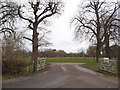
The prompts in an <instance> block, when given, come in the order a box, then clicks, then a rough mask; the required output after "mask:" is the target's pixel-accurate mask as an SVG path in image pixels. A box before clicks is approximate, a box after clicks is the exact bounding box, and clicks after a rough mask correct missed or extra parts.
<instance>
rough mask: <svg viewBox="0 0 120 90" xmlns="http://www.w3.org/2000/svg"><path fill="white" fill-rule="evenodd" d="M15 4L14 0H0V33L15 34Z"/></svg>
mask: <svg viewBox="0 0 120 90" xmlns="http://www.w3.org/2000/svg"><path fill="white" fill-rule="evenodd" d="M17 15H18V14H17V4H16V3H14V2H6V1H5V2H1V1H0V34H4V36H6V35H12V34H15V29H16V28H15V25H14V22H15V21H16V17H17Z"/></svg>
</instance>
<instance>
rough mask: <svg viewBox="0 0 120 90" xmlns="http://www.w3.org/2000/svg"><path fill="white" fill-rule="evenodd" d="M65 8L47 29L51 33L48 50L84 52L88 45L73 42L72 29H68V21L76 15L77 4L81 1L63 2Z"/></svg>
mask: <svg viewBox="0 0 120 90" xmlns="http://www.w3.org/2000/svg"><path fill="white" fill-rule="evenodd" d="M63 1H64V4H65V7H64V12H63V14H62V15H61V16H59V17H56V18H54V19H53V20H52V21H51V22H52V23H51V25H50V26H49V27H48V29H49V30H51V31H52V33H51V34H50V35H51V36H50V38H51V40H50V41H51V42H52V44H53V45H52V46H51V47H50V48H55V49H57V50H59V49H62V50H65V51H66V52H68V53H69V52H78V50H79V51H81V50H85V49H86V48H87V47H88V46H89V43H86V41H84V42H80V43H78V42H75V41H74V40H73V39H74V29H73V27H70V21H71V19H72V17H73V16H74V15H75V14H76V12H77V9H78V4H80V3H81V2H82V0H63Z"/></svg>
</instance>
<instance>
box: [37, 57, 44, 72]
mask: <svg viewBox="0 0 120 90" xmlns="http://www.w3.org/2000/svg"><path fill="white" fill-rule="evenodd" d="M45 67H46V58H38V59H37V71H39V70H41V69H43V68H45Z"/></svg>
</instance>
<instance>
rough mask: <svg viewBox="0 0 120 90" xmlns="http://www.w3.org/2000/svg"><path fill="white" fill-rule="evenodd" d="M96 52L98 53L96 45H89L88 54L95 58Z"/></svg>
mask: <svg viewBox="0 0 120 90" xmlns="http://www.w3.org/2000/svg"><path fill="white" fill-rule="evenodd" d="M95 54H96V46H89V48H88V50H87V56H89V57H94V58H95Z"/></svg>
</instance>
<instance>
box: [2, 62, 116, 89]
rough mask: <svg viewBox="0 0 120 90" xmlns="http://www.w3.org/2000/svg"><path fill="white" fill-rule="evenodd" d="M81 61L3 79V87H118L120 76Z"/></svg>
mask: <svg viewBox="0 0 120 90" xmlns="http://www.w3.org/2000/svg"><path fill="white" fill-rule="evenodd" d="M80 64H81V63H51V65H50V67H49V69H48V70H47V71H45V72H43V73H40V74H38V75H34V76H30V77H24V78H20V79H14V80H8V81H3V85H2V86H3V88H118V78H117V77H113V76H106V75H103V74H101V73H98V72H95V71H92V70H89V69H86V68H83V67H80V66H79V65H80Z"/></svg>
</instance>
